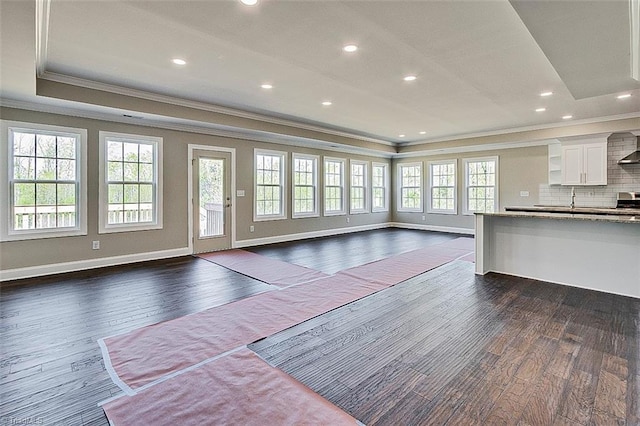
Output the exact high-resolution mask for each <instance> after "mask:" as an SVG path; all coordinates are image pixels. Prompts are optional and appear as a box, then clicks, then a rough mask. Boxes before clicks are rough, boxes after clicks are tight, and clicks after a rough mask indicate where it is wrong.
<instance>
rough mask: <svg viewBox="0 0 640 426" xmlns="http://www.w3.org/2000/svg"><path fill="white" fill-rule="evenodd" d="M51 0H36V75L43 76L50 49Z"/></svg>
mask: <svg viewBox="0 0 640 426" xmlns="http://www.w3.org/2000/svg"><path fill="white" fill-rule="evenodd" d="M50 14H51V0H36V75H37V76H38V77H39V76H41V75H42V74H43V73H44V71H45V69H44V66H45V64H46V63H47V51H48V49H49V17H50Z"/></svg>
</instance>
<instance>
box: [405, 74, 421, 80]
mask: <svg viewBox="0 0 640 426" xmlns="http://www.w3.org/2000/svg"><path fill="white" fill-rule="evenodd" d="M416 78H418V77H416V76H415V75H408V76H406V77H405V78H404V81H414V80H415V79H416Z"/></svg>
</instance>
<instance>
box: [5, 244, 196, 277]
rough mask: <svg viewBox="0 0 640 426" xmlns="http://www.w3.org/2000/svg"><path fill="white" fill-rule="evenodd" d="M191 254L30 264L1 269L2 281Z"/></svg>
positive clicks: (154, 253)
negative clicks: (23, 266) (24, 266)
mask: <svg viewBox="0 0 640 426" xmlns="http://www.w3.org/2000/svg"><path fill="white" fill-rule="evenodd" d="M190 254H191V250H190V249H189V248H188V247H184V248H179V249H170V250H161V251H152V252H147V253H133V254H126V255H122V256H112V257H102V258H99V259H87V260H78V261H74V262H64V263H53V264H50V265H38V266H29V267H26V268H15V269H6V270H0V281H9V280H19V279H22V278H33V277H40V276H43V275H51V274H61V273H65V272H73V271H82V270H86V269H94V268H102V267H106V266H116V265H124V264H127V263H135V262H143V261H146V260H157V259H166V258H169V257H178V256H187V255H190Z"/></svg>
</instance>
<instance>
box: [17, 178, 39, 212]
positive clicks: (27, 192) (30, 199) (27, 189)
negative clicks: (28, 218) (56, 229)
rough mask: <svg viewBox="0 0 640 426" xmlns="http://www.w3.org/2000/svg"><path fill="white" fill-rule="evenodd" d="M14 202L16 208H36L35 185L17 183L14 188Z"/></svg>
mask: <svg viewBox="0 0 640 426" xmlns="http://www.w3.org/2000/svg"><path fill="white" fill-rule="evenodd" d="M13 200H14V201H13V203H14V205H15V206H35V205H36V185H35V184H33V183H16V184H15V185H14V186H13Z"/></svg>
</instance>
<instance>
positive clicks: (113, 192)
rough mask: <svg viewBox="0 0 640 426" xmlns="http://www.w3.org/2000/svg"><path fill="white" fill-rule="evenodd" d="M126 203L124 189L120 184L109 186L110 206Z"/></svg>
mask: <svg viewBox="0 0 640 426" xmlns="http://www.w3.org/2000/svg"><path fill="white" fill-rule="evenodd" d="M123 202H124V188H123V186H122V185H120V184H109V204H122V203H123Z"/></svg>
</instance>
